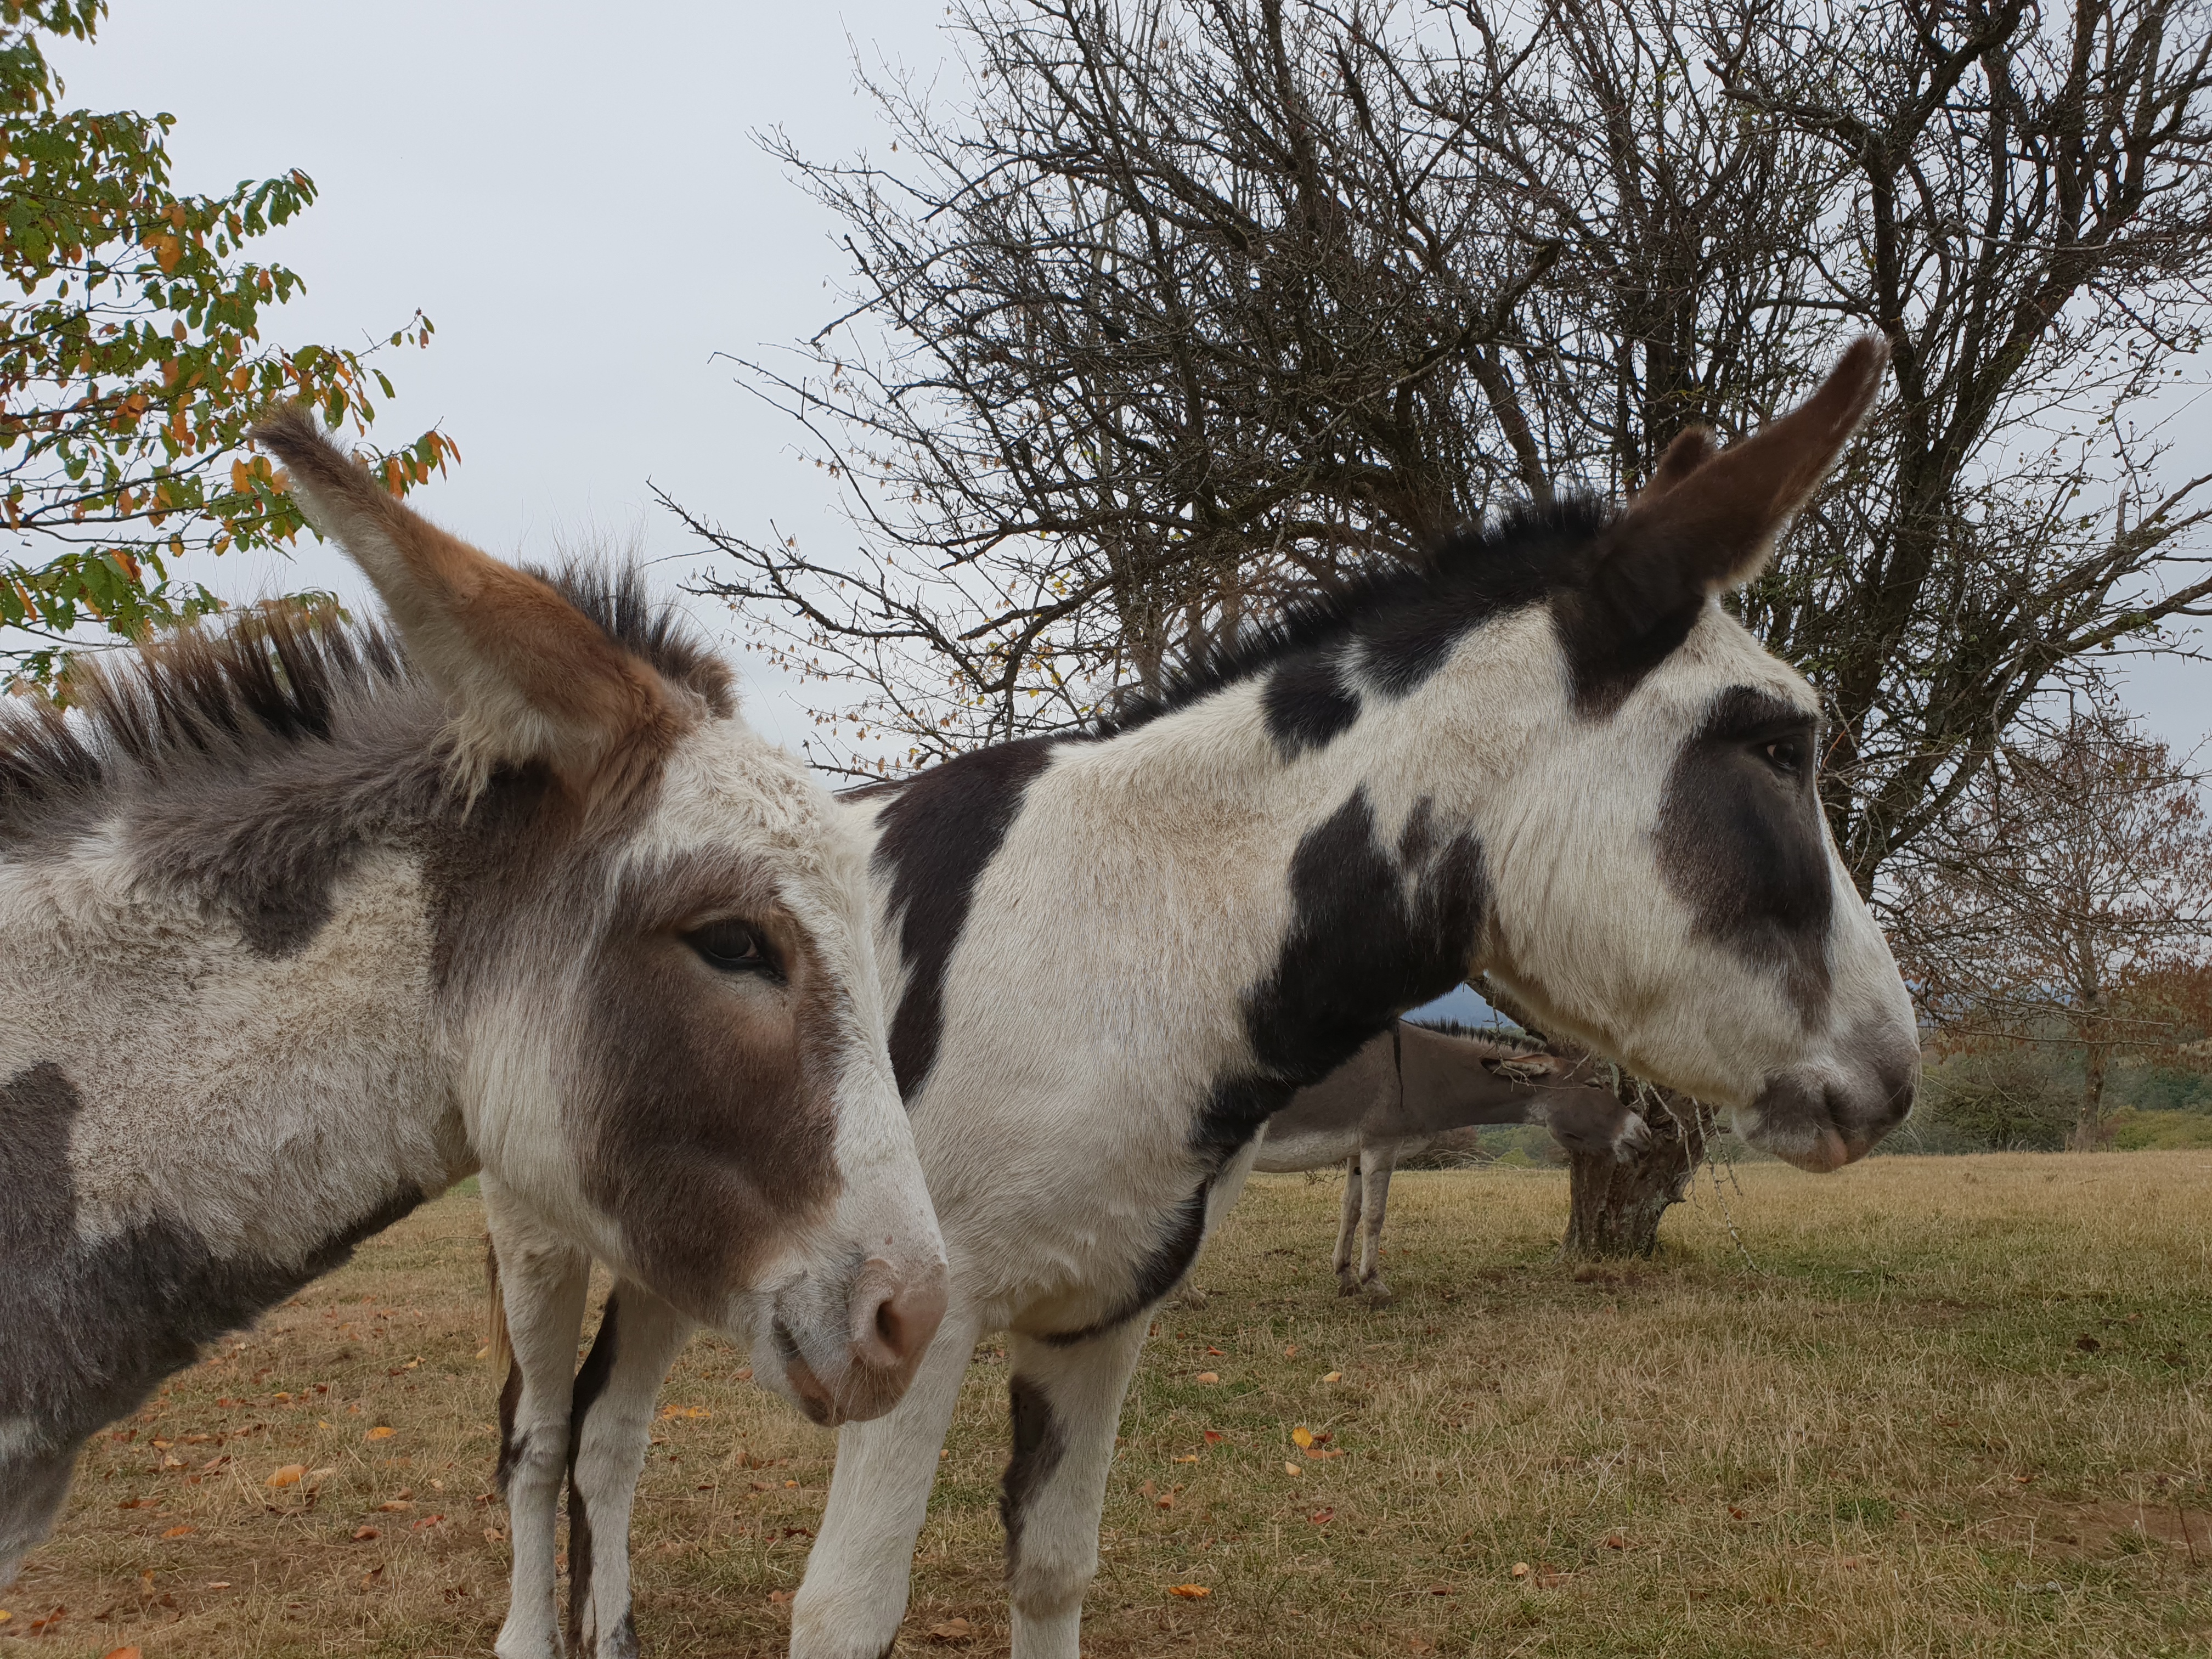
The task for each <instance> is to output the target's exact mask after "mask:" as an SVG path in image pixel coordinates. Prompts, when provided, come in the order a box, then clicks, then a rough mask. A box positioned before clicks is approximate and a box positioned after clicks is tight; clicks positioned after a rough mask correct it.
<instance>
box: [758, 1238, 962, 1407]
mask: <svg viewBox="0 0 2212 1659" xmlns="http://www.w3.org/2000/svg"><path fill="white" fill-rule="evenodd" d="M948 1294H949V1279H948V1276H947V1274H946V1272H945V1264H944V1262H942V1261H922V1262H917V1263H912V1264H897V1263H893V1262H891V1261H887V1260H885V1259H884V1258H883V1257H881V1256H870V1257H868V1258H867V1259H866V1261H863V1262H861V1264H860V1268H859V1270H858V1271H857V1272H856V1273H854V1276H853V1278H852V1279H851V1280H850V1281H849V1282H848V1286H847V1290H846V1294H845V1296H844V1298H843V1301H844V1321H843V1323H844V1331H843V1334H842V1340H836V1341H823V1342H809V1341H807V1340H805V1338H804V1337H803V1336H802V1335H801V1334H799V1330H800V1329H804V1328H805V1327H806V1326H807V1325H811V1326H813V1328H815V1329H817V1330H818V1329H820V1322H813V1321H809V1322H805V1325H802V1326H800V1327H799V1328H794V1326H793V1322H792V1321H791V1319H790V1318H789V1317H787V1315H786V1314H785V1313H784V1312H782V1311H779V1313H778V1315H777V1316H776V1320H775V1332H774V1335H775V1346H776V1353H777V1357H778V1358H780V1359H781V1361H782V1364H783V1374H784V1377H785V1380H786V1381H787V1383H789V1384H790V1386H791V1391H792V1394H793V1397H794V1398H795V1400H796V1401H797V1402H798V1405H799V1409H800V1410H801V1411H803V1412H805V1413H806V1414H807V1416H809V1417H811V1418H812V1419H814V1420H815V1421H816V1422H817V1423H821V1424H824V1425H829V1426H832V1427H834V1426H835V1425H838V1424H840V1423H848V1422H864V1421H866V1419H869V1418H872V1417H881V1416H882V1415H883V1414H884V1413H885V1412H887V1411H889V1410H890V1408H891V1407H894V1406H896V1405H897V1404H898V1402H899V1401H900V1399H901V1397H902V1396H903V1395H905V1393H906V1391H907V1387H908V1384H909V1383H912V1382H913V1381H914V1374H915V1370H916V1368H917V1367H919V1366H920V1365H921V1358H922V1355H923V1354H925V1353H927V1352H928V1350H929V1344H930V1340H931V1339H932V1338H933V1337H934V1336H935V1335H936V1334H937V1328H938V1326H939V1324H940V1323H941V1322H943V1320H944V1318H945V1303H946V1300H947V1297H948Z"/></svg>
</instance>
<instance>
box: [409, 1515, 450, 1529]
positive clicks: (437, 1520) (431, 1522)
mask: <svg viewBox="0 0 2212 1659" xmlns="http://www.w3.org/2000/svg"><path fill="white" fill-rule="evenodd" d="M445 1518H446V1517H445V1516H442V1515H426V1516H423V1517H422V1519H421V1520H420V1521H417V1522H416V1523H415V1524H414V1525H413V1526H412V1527H410V1528H408V1530H409V1531H410V1532H420V1531H422V1528H425V1527H435V1526H438V1525H441V1523H443V1522H444V1521H445Z"/></svg>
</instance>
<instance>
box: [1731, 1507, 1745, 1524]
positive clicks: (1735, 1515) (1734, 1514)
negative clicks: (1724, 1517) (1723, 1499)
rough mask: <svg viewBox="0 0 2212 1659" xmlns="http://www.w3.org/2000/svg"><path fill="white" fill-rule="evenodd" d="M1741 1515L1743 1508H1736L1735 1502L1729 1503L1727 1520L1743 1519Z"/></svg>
mask: <svg viewBox="0 0 2212 1659" xmlns="http://www.w3.org/2000/svg"><path fill="white" fill-rule="evenodd" d="M1743 1517H1744V1511H1743V1510H1740V1509H1738V1508H1736V1506H1735V1504H1729V1520H1731V1521H1741V1520H1742V1519H1743Z"/></svg>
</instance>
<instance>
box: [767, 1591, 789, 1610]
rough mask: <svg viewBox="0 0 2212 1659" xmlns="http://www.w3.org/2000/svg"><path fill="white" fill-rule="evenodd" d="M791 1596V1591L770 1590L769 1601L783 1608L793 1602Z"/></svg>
mask: <svg viewBox="0 0 2212 1659" xmlns="http://www.w3.org/2000/svg"><path fill="white" fill-rule="evenodd" d="M791 1594H792V1593H791V1592H790V1591H789V1590H770V1591H769V1593H768V1599H769V1601H773V1602H775V1604H776V1605H777V1606H778V1607H781V1606H782V1605H783V1604H784V1603H785V1602H786V1601H789V1600H791Z"/></svg>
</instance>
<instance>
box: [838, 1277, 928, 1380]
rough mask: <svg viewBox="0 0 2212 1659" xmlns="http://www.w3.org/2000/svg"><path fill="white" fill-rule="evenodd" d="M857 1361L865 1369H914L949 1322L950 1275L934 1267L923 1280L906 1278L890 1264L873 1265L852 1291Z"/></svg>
mask: <svg viewBox="0 0 2212 1659" xmlns="http://www.w3.org/2000/svg"><path fill="white" fill-rule="evenodd" d="M853 1299H854V1309H853V1315H854V1317H853V1329H854V1342H853V1350H854V1358H856V1359H858V1360H860V1362H861V1363H862V1364H868V1365H874V1366H878V1367H882V1368H885V1369H892V1370H907V1369H909V1368H911V1367H912V1366H913V1365H914V1364H915V1362H916V1361H918V1360H919V1359H920V1358H921V1354H922V1351H923V1350H924V1349H925V1348H927V1347H928V1346H929V1340H930V1338H932V1337H933V1336H935V1335H936V1334H937V1327H938V1323H939V1321H941V1320H942V1319H943V1318H944V1317H945V1269H944V1268H943V1267H941V1266H939V1265H937V1264H935V1263H933V1264H932V1265H931V1267H929V1269H928V1270H927V1272H924V1273H921V1274H920V1275H913V1274H906V1275H902V1274H900V1273H897V1272H896V1270H894V1269H893V1268H892V1267H891V1265H890V1263H889V1262H887V1261H869V1262H867V1263H866V1265H865V1266H864V1267H862V1268H861V1269H860V1279H859V1281H858V1282H857V1283H856V1284H855V1285H854V1289H853Z"/></svg>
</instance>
